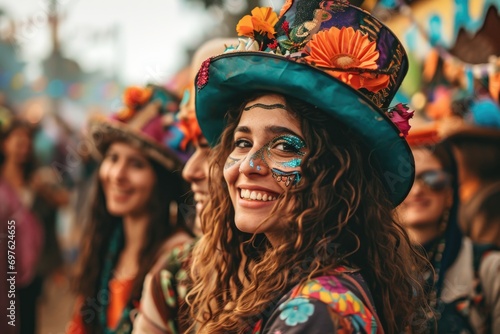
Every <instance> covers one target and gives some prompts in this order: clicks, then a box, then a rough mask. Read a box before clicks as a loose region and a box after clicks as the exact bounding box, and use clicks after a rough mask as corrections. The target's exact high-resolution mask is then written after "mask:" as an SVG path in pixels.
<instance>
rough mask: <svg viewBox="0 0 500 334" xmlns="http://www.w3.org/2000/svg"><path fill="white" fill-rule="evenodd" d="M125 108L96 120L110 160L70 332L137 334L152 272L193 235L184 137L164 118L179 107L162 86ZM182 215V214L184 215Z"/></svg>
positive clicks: (100, 182) (139, 91) (96, 134)
mask: <svg viewBox="0 0 500 334" xmlns="http://www.w3.org/2000/svg"><path fill="white" fill-rule="evenodd" d="M124 103H125V108H124V109H123V110H122V111H120V112H119V113H117V114H115V115H113V116H112V117H111V118H103V117H95V118H93V119H91V121H90V135H91V136H92V140H93V142H94V143H95V146H96V148H97V149H98V151H99V152H100V153H101V154H102V156H103V160H102V162H101V164H100V166H99V168H98V173H97V175H96V179H95V185H94V186H95V187H94V193H93V196H92V198H91V199H90V204H91V206H90V209H89V219H88V221H87V222H86V223H87V226H86V228H87V231H86V233H85V234H84V242H83V245H82V246H83V247H82V256H81V267H80V271H79V273H78V277H77V282H76V283H77V284H76V291H77V294H78V296H79V298H78V303H77V312H76V313H75V317H74V320H73V322H72V323H71V325H70V326H69V329H68V332H69V333H130V332H131V331H132V323H131V317H130V314H129V313H130V311H131V310H132V309H133V308H135V307H138V305H137V304H138V301H139V298H140V295H141V290H142V285H143V281H144V277H145V275H146V273H147V272H148V271H149V270H150V269H151V268H152V267H153V265H154V264H155V262H156V261H157V259H158V256H159V255H160V254H162V253H165V252H167V251H168V250H169V249H172V248H173V247H175V246H176V245H178V244H181V243H184V242H187V241H189V240H190V239H191V238H192V236H193V234H192V233H191V232H190V230H189V229H188V228H187V227H186V225H185V223H184V222H183V220H182V219H180V217H178V218H179V219H176V216H177V205H176V203H177V202H178V201H179V197H180V196H181V195H182V194H183V193H184V191H185V189H184V186H183V182H182V179H181V174H180V173H181V169H182V165H183V160H185V156H184V155H183V154H182V153H181V152H180V151H176V147H177V146H178V144H179V143H180V142H181V140H182V135H181V134H182V133H181V131H180V130H179V129H178V128H177V127H176V126H174V125H172V126H170V127H168V128H167V130H165V124H164V123H165V122H164V120H165V119H168V115H169V114H170V115H171V114H172V113H173V112H174V111H175V110H176V109H177V102H176V100H175V99H174V98H173V96H171V94H169V93H168V92H167V91H165V90H164V89H162V88H160V87H157V86H151V85H150V86H147V87H144V88H143V87H130V88H128V89H127V90H126V91H125V94H124ZM179 216H180V215H179Z"/></svg>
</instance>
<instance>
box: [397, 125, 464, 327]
mask: <svg viewBox="0 0 500 334" xmlns="http://www.w3.org/2000/svg"><path fill="white" fill-rule="evenodd" d="M407 139H408V143H409V144H410V147H411V149H412V152H413V156H414V158H415V183H413V186H412V188H411V190H410V192H409V194H408V196H407V197H406V198H405V200H404V201H403V202H402V203H401V205H400V206H399V207H398V208H397V217H398V220H399V221H400V223H401V224H402V225H403V226H404V227H405V228H406V229H407V231H408V234H409V235H410V238H411V239H412V241H413V242H414V243H415V244H417V245H422V246H423V249H422V251H423V252H424V254H425V255H426V256H427V258H428V260H429V261H430V262H431V264H432V267H433V269H434V271H433V272H432V271H429V272H427V273H426V277H427V287H426V288H427V289H428V293H429V304H430V305H431V306H432V307H433V309H434V311H435V312H437V314H438V316H437V318H434V317H430V319H429V323H428V329H429V331H431V332H434V330H435V329H437V330H438V333H467V332H469V333H473V331H472V326H471V325H470V323H469V319H468V317H466V316H464V315H462V314H461V313H460V312H459V311H458V309H457V305H456V304H457V303H460V302H461V301H462V298H463V297H464V296H467V293H469V292H470V290H467V289H465V290H464V289H463V287H462V286H461V285H460V284H461V282H459V281H457V280H456V279H455V275H457V274H458V275H460V272H457V270H462V269H464V268H463V265H462V264H461V263H459V262H460V261H461V262H463V260H464V259H463V257H464V254H463V252H467V251H466V250H467V249H469V248H470V244H471V242H470V240H468V239H464V240H462V239H463V238H462V234H461V233H460V230H459V227H458V223H457V214H458V208H459V198H458V175H457V169H456V163H455V161H454V158H453V155H452V152H451V149H450V148H449V147H448V146H446V145H445V144H442V143H440V137H439V134H438V131H437V129H436V127H435V126H426V127H423V128H420V129H412V130H411V131H410V133H409V135H408V137H407ZM465 270H467V271H468V273H470V274H472V272H473V268H472V266H471V267H470V268H465ZM436 319H437V323H436V321H435V320H436Z"/></svg>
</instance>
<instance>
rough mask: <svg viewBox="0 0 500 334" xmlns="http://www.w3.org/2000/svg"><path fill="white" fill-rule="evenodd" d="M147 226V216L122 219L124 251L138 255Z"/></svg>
mask: <svg viewBox="0 0 500 334" xmlns="http://www.w3.org/2000/svg"><path fill="white" fill-rule="evenodd" d="M148 224H149V216H148V215H140V216H125V217H123V232H124V237H125V245H124V251H127V252H131V253H137V255H138V254H139V252H140V250H141V248H142V246H143V243H144V239H145V237H146V230H147V227H148Z"/></svg>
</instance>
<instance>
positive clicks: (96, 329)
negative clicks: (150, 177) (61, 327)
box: [73, 159, 194, 333]
mask: <svg viewBox="0 0 500 334" xmlns="http://www.w3.org/2000/svg"><path fill="white" fill-rule="evenodd" d="M149 161H150V163H151V165H152V167H153V169H154V171H155V175H156V182H155V185H154V187H153V190H152V193H151V197H150V200H149V201H148V212H150V213H151V215H150V219H149V224H148V226H147V230H146V233H145V236H146V239H145V240H143V246H142V250H141V251H140V254H139V259H140V263H139V269H138V272H137V275H136V277H135V278H134V281H133V283H132V292H131V296H130V301H131V302H138V301H139V299H140V297H141V292H142V286H143V283H144V278H145V276H146V274H147V273H148V271H149V270H150V269H151V268H152V267H153V264H154V263H155V262H156V261H157V260H158V256H159V255H160V254H159V251H160V249H161V246H162V244H163V243H164V242H165V240H166V239H167V238H168V237H169V236H171V235H172V234H173V233H174V232H175V231H176V230H178V229H181V230H183V231H185V232H187V233H188V234H190V235H191V236H194V235H193V234H192V232H191V230H190V229H189V228H188V227H187V225H186V222H185V221H184V219H183V218H182V217H181V216H182V215H180V214H178V215H177V221H173V219H172V218H173V216H172V212H171V211H170V204H172V203H175V202H176V203H180V200H181V196H182V195H183V194H185V193H186V192H187V189H188V187H187V184H186V183H185V182H184V181H183V180H182V178H181V175H180V172H170V171H168V170H167V169H165V168H164V167H163V166H161V165H160V164H159V163H157V162H156V161H154V160H152V159H149ZM98 176H99V175H98V169H97V171H96V173H95V174H94V183H93V185H92V189H91V190H90V192H91V193H90V195H89V196H90V200H89V202H88V203H89V207H88V209H87V210H85V211H86V212H87V214H88V217H83V220H84V223H85V224H86V226H85V230H84V233H83V241H82V246H81V256H80V260H79V265H78V268H77V273H76V277H75V281H74V282H73V289H74V290H75V292H76V294H77V296H79V297H80V298H82V301H83V304H82V305H81V309H80V314H81V316H82V318H83V324H84V326H85V329H86V333H101V331H102V328H100V326H99V317H98V313H99V312H107V311H106V310H102V305H101V304H102V302H103V301H104V300H106V298H108V295H107V291H100V290H99V285H100V280H101V276H102V274H103V273H102V270H103V266H104V260H105V256H106V254H107V250H108V247H109V243H110V239H111V236H112V234H113V231H114V230H115V229H116V227H117V226H118V225H120V224H122V221H123V219H122V217H117V216H113V215H111V214H110V213H109V211H108V210H107V208H106V198H105V195H104V191H103V189H102V185H101V182H100V181H99V177H98ZM119 251H121V250H119Z"/></svg>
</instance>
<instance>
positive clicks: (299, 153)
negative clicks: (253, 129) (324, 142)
mask: <svg viewBox="0 0 500 334" xmlns="http://www.w3.org/2000/svg"><path fill="white" fill-rule="evenodd" d="M305 146H306V145H305V143H304V141H303V140H302V139H300V138H299V137H297V136H294V135H291V134H284V135H279V136H277V137H275V138H273V139H272V140H271V141H269V142H268V143H267V144H266V145H264V146H262V147H261V148H260V149H259V150H258V151H257V152H255V153H254V154H253V155H252V156H251V157H250V159H249V162H248V163H249V166H250V167H252V168H255V160H258V159H260V160H261V161H262V162H263V163H264V164H265V165H266V166H267V167H268V168H270V169H271V171H272V174H273V178H274V179H275V180H276V181H277V182H284V183H285V185H286V186H287V187H288V186H290V185H296V184H297V183H298V182H299V181H300V179H301V175H300V172H299V171H287V170H286V169H293V168H299V167H300V165H301V163H302V157H303V156H304V155H305V154H306V152H305ZM230 159H231V160H230ZM234 160H235V159H234V158H232V157H229V158H228V162H226V165H228V164H231V163H232V161H234ZM232 165H234V163H232V164H231V166H232ZM257 170H258V171H260V170H261V166H259V165H257Z"/></svg>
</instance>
